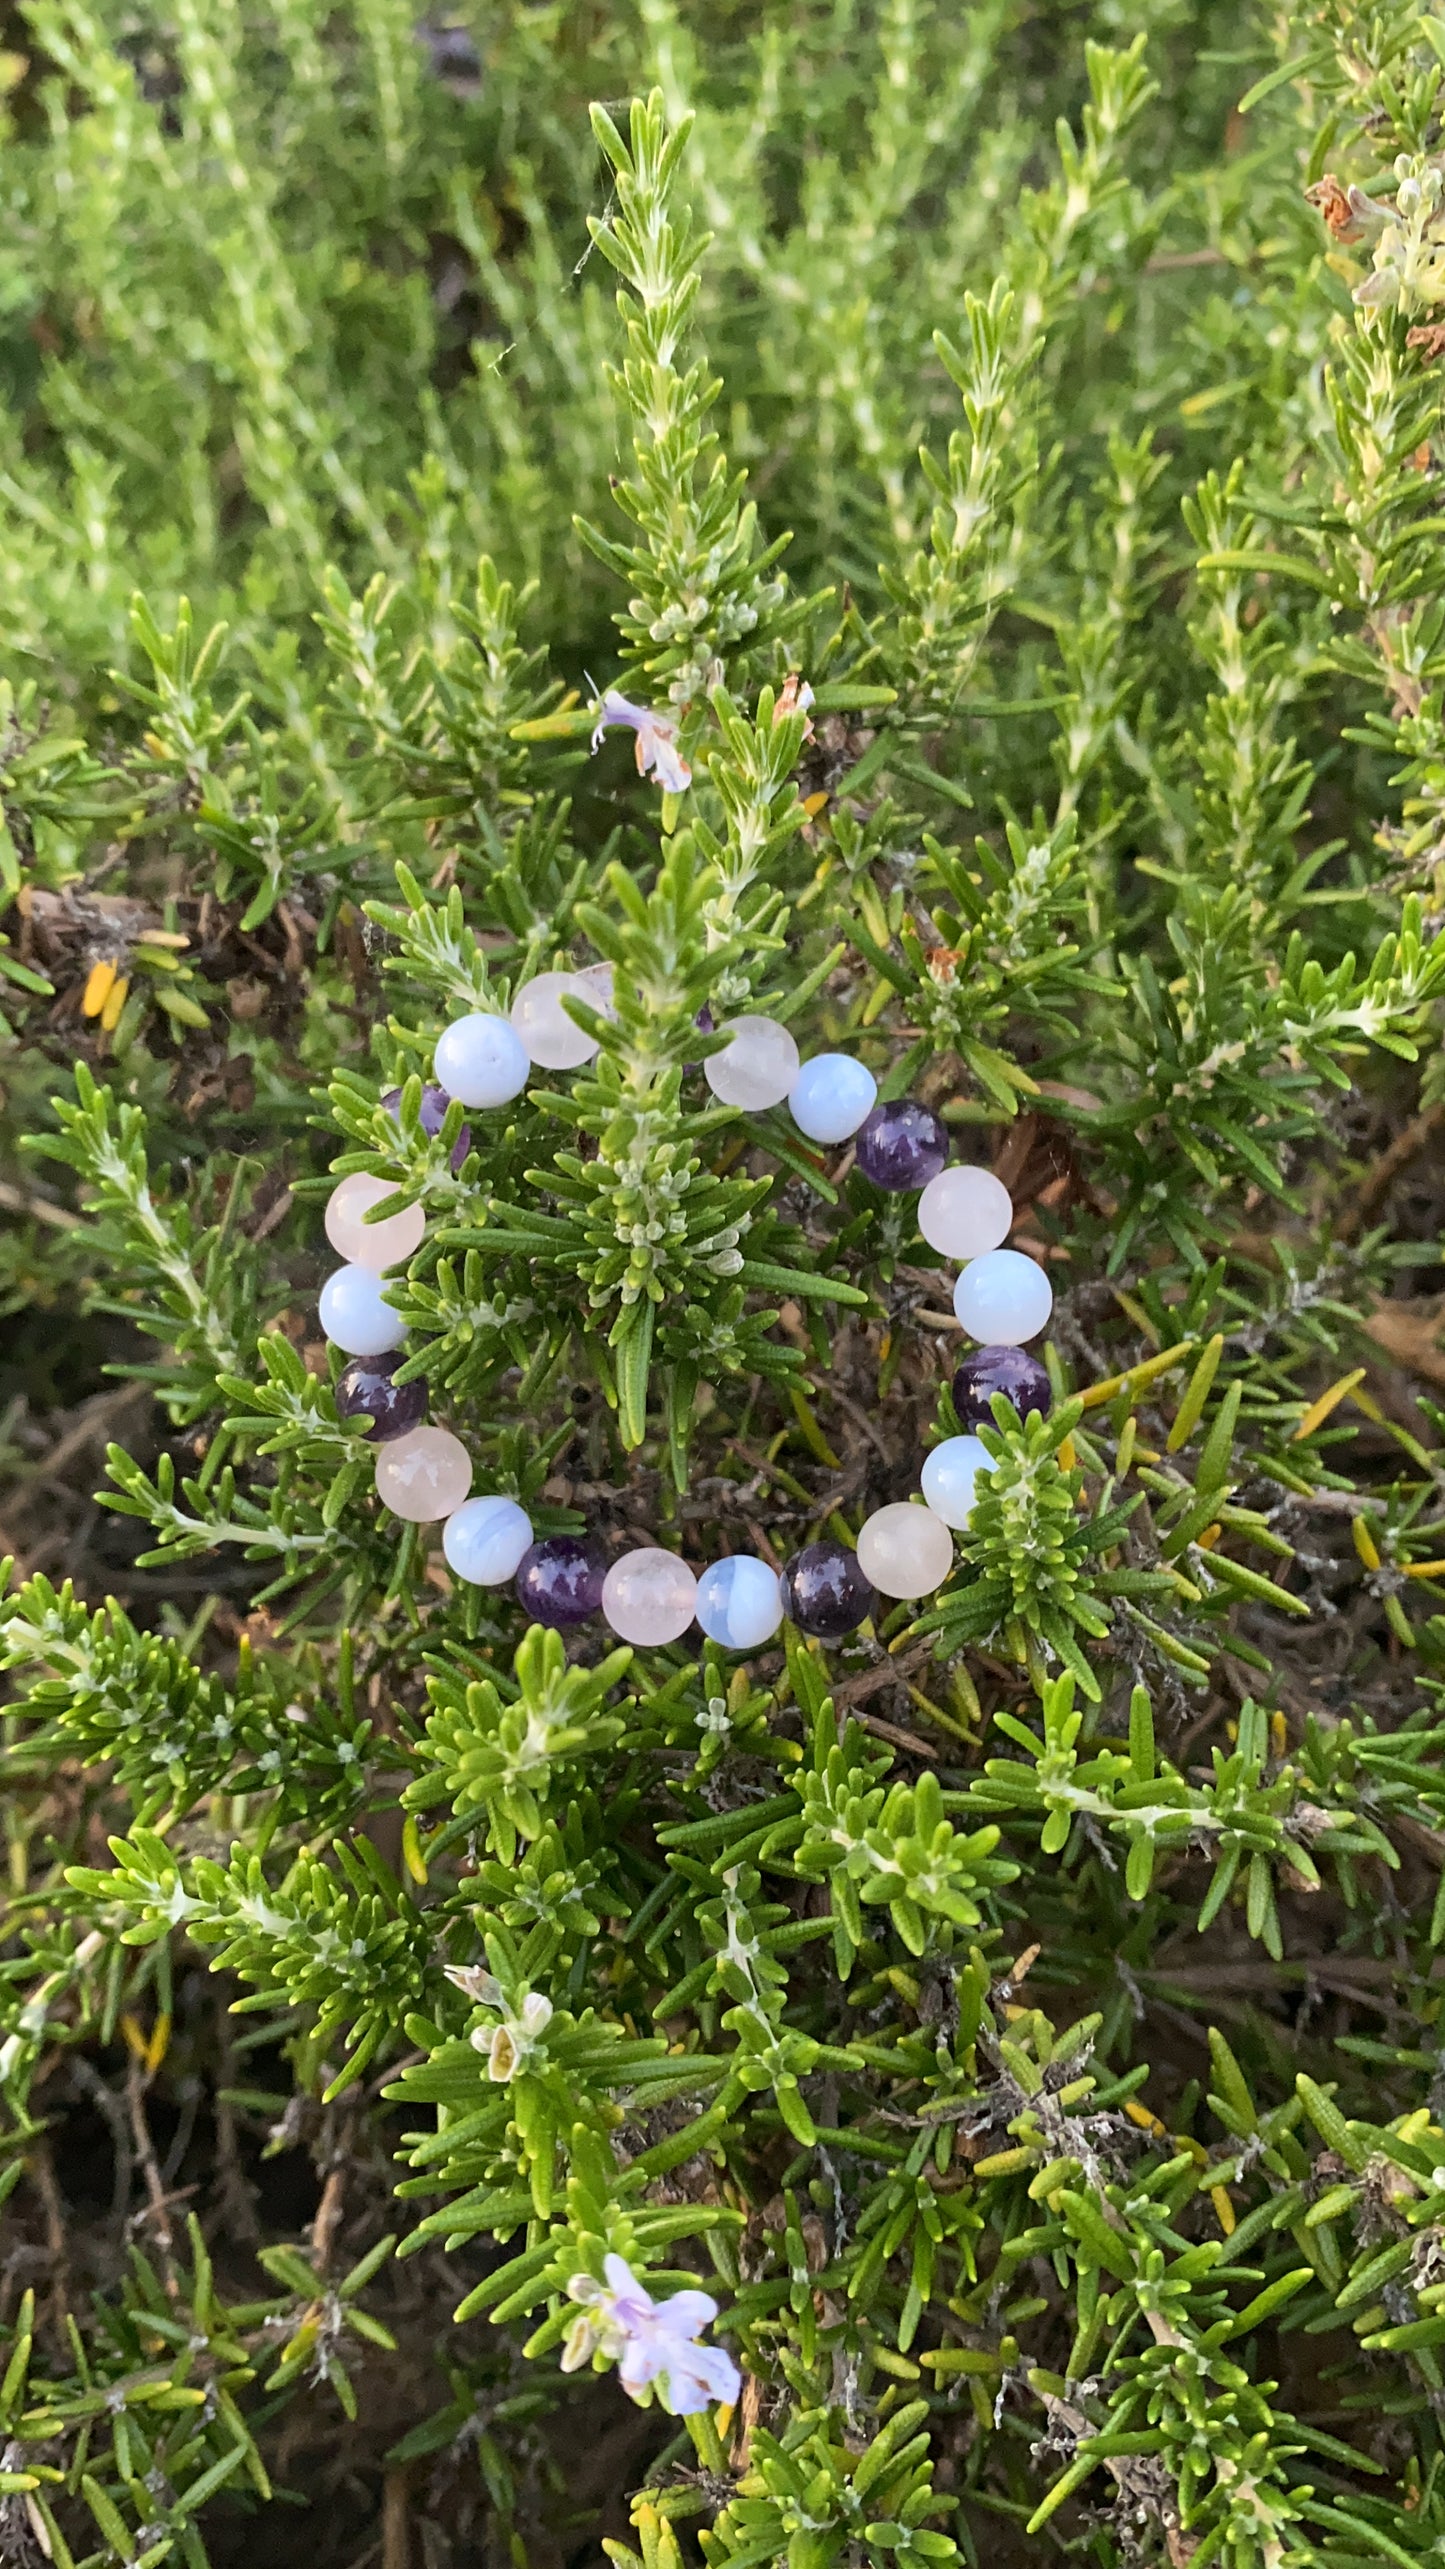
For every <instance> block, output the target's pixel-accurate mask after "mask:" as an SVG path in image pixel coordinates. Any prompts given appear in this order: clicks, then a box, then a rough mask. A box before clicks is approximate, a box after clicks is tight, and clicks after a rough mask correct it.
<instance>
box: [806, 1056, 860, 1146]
mask: <svg viewBox="0 0 1445 2569" xmlns="http://www.w3.org/2000/svg"><path fill="white" fill-rule="evenodd" d="M877 1098H878V1082H877V1080H876V1079H875V1078H874V1076H873V1073H872V1072H871V1070H865V1069H864V1067H863V1064H862V1063H861V1062H860V1061H855V1060H854V1059H853V1056H852V1054H851V1053H815V1054H814V1056H813V1058H812V1060H811V1061H805V1062H804V1064H803V1067H802V1069H801V1070H800V1071H799V1073H798V1076H797V1078H796V1079H795V1080H794V1082H793V1085H792V1087H791V1088H790V1089H789V1091H788V1112H789V1114H790V1115H791V1116H792V1119H793V1122H794V1123H795V1124H796V1125H797V1128H798V1130H799V1132H800V1133H806V1134H807V1136H808V1139H809V1141H810V1142H846V1141H847V1140H848V1138H849V1136H850V1135H851V1134H853V1133H856V1132H857V1130H858V1127H859V1125H860V1124H862V1123H864V1122H865V1121H866V1120H867V1118H868V1117H869V1116H870V1115H871V1114H872V1112H873V1108H874V1106H875V1104H876V1103H877Z"/></svg>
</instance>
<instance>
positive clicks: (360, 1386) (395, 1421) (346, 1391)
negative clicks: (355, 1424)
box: [334, 1351, 426, 1445]
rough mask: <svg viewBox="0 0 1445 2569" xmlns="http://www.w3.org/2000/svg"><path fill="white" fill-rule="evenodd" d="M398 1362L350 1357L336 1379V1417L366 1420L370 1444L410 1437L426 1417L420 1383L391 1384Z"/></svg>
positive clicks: (386, 1358)
mask: <svg viewBox="0 0 1445 2569" xmlns="http://www.w3.org/2000/svg"><path fill="white" fill-rule="evenodd" d="M401 1361H402V1355H401V1352H400V1351H398V1353H397V1354H396V1355H394V1356H353V1357H352V1359H351V1362H350V1364H349V1365H346V1366H344V1367H343V1368H342V1371H341V1372H340V1373H339V1374H338V1375H337V1377H336V1391H335V1395H334V1397H335V1401H336V1415H337V1417H338V1418H369V1419H370V1421H371V1425H370V1426H369V1427H368V1429H367V1431H366V1433H367V1436H368V1437H369V1439H370V1441H371V1443H372V1444H373V1445H389V1444H390V1442H391V1440H392V1438H393V1437H394V1436H410V1434H411V1431H412V1429H413V1428H414V1427H420V1425H421V1423H422V1420H423V1419H424V1418H425V1416H426V1385H425V1383H424V1382H415V1383H394V1382H393V1381H392V1379H391V1378H392V1375H393V1374H394V1373H395V1372H396V1369H397V1366H398V1365H399V1364H400V1363H401Z"/></svg>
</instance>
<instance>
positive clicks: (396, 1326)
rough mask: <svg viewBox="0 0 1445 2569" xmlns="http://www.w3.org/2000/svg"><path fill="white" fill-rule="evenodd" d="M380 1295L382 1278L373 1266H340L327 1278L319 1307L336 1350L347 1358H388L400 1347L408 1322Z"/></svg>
mask: <svg viewBox="0 0 1445 2569" xmlns="http://www.w3.org/2000/svg"><path fill="white" fill-rule="evenodd" d="M381 1295H382V1282H381V1278H380V1276H379V1275H377V1274H376V1273H375V1272H374V1271H373V1269H372V1268H370V1267H338V1268H337V1270H336V1273H335V1275H332V1276H328V1277H327V1279H326V1282H325V1284H324V1285H323V1286H322V1288H321V1294H320V1299H319V1304H318V1308H319V1311H320V1315H321V1326H322V1328H323V1329H324V1330H325V1332H326V1335H327V1337H328V1338H329V1339H330V1340H331V1343H332V1345H333V1347H340V1348H341V1350H342V1352H343V1353H344V1354H345V1355H348V1356H385V1355H388V1354H389V1353H390V1351H391V1349H392V1348H393V1347H399V1346H400V1345H401V1342H402V1340H403V1338H404V1337H405V1336H406V1322H405V1321H404V1320H403V1318H402V1316H401V1313H400V1312H399V1311H393V1310H392V1308H391V1305H390V1304H389V1303H386V1302H383V1301H382V1298H381Z"/></svg>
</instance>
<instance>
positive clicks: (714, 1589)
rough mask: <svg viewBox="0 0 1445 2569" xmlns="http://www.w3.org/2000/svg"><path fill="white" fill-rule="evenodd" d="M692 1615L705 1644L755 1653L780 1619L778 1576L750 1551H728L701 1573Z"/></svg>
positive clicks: (781, 1616)
mask: <svg viewBox="0 0 1445 2569" xmlns="http://www.w3.org/2000/svg"><path fill="white" fill-rule="evenodd" d="M693 1613H694V1614H695V1616H696V1618H697V1620H698V1622H699V1623H700V1624H701V1626H702V1628H703V1631H704V1632H705V1633H706V1634H707V1637H708V1639H709V1641H717V1642H721V1644H722V1647H723V1649H724V1650H756V1649H757V1648H758V1647H759V1645H760V1644H761V1643H762V1642H765V1641H770V1640H771V1638H772V1636H773V1634H774V1633H775V1632H776V1631H777V1629H778V1626H779V1624H780V1623H781V1622H782V1620H783V1594H782V1589H781V1587H780V1586H779V1583H778V1574H777V1572H776V1570H770V1569H769V1567H768V1565H767V1563H766V1561H760V1560H759V1559H758V1557H757V1554H756V1553H754V1552H730V1553H729V1554H728V1555H727V1557H726V1559H725V1560H722V1561H714V1563H713V1565H712V1567H711V1569H710V1570H704V1572H703V1574H702V1577H701V1578H700V1579H699V1581H698V1583H697V1602H696V1604H695V1605H694V1607H693Z"/></svg>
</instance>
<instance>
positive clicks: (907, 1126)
mask: <svg viewBox="0 0 1445 2569" xmlns="http://www.w3.org/2000/svg"><path fill="white" fill-rule="evenodd" d="M947 1160H948V1135H947V1134H946V1133H945V1131H944V1129H943V1126H942V1125H941V1124H940V1122H939V1120H938V1117H937V1116H936V1115H935V1114H934V1112H933V1109H932V1107H931V1106H920V1104H919V1102H918V1100H917V1098H916V1097H890V1098H889V1099H888V1101H887V1103H886V1104H885V1105H882V1106H875V1107H874V1109H873V1112H872V1114H871V1115H870V1116H869V1117H868V1120H867V1122H866V1123H865V1124H863V1125H862V1126H861V1127H860V1129H859V1133H858V1166H859V1167H860V1169H861V1170H862V1172H863V1175H864V1176H865V1177H868V1178H871V1179H872V1181H873V1183H874V1185H875V1186H881V1187H882V1189H883V1191H884V1193H885V1194H886V1195H906V1194H907V1193H908V1191H909V1189H910V1188H911V1187H915V1186H927V1184H928V1182H929V1180H930V1178H935V1177H937V1176H938V1174H939V1171H940V1170H941V1169H942V1168H943V1167H944V1166H945V1165H946V1164H947Z"/></svg>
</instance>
